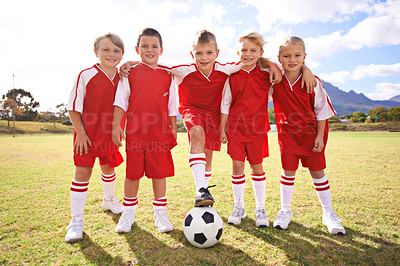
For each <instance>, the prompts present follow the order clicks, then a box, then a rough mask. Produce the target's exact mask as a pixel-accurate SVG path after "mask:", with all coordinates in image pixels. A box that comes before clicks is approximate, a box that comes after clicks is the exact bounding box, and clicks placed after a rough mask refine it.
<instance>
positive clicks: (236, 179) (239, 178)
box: [231, 174, 246, 186]
mask: <svg viewBox="0 0 400 266" xmlns="http://www.w3.org/2000/svg"><path fill="white" fill-rule="evenodd" d="M231 183H232V185H242V184H243V186H244V184H245V183H246V175H245V174H241V175H233V174H232V175H231Z"/></svg>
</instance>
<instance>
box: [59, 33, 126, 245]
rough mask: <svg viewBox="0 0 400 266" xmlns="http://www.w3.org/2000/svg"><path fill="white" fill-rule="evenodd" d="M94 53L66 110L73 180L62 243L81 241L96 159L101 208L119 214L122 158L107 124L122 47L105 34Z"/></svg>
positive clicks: (109, 125) (98, 40) (112, 37)
mask: <svg viewBox="0 0 400 266" xmlns="http://www.w3.org/2000/svg"><path fill="white" fill-rule="evenodd" d="M94 51H95V53H96V56H97V57H98V58H99V61H100V63H99V64H96V65H94V66H93V67H91V68H88V69H85V70H83V71H81V73H80V74H79V76H78V78H77V79H76V82H75V84H74V87H73V89H72V91H71V95H70V98H69V101H68V107H67V109H68V113H69V117H70V119H71V121H72V124H73V125H74V165H75V177H74V179H73V180H72V184H71V187H70V199H71V216H72V219H71V222H70V224H69V225H68V228H67V229H68V232H67V234H66V235H65V241H66V242H77V241H80V240H81V239H82V236H83V224H84V219H83V214H84V207H85V202H86V198H87V194H88V187H89V180H90V177H91V175H92V171H93V166H94V163H95V160H96V158H97V157H98V158H99V162H100V168H101V181H102V185H103V191H104V199H103V204H102V207H103V209H106V210H111V211H112V212H113V213H116V214H117V213H121V212H122V206H121V205H120V204H119V202H118V199H117V198H116V197H115V196H114V189H115V178H116V175H115V167H117V166H119V165H120V164H121V163H122V162H123V158H122V155H121V153H120V152H119V151H118V146H116V145H115V144H114V143H113V141H112V138H111V130H112V127H111V123H112V114H113V101H114V96H115V92H116V89H117V85H118V81H119V75H118V71H117V69H116V67H117V65H118V64H119V63H120V62H121V59H122V55H123V54H124V44H123V42H122V40H121V39H120V38H119V37H118V36H117V35H115V34H112V33H108V34H105V35H104V36H101V37H99V38H97V39H96V41H95V43H94Z"/></svg>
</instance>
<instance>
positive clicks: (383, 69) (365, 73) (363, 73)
mask: <svg viewBox="0 0 400 266" xmlns="http://www.w3.org/2000/svg"><path fill="white" fill-rule="evenodd" d="M395 75H400V63H397V64H393V65H375V64H371V65H367V66H358V67H356V68H355V69H354V70H353V71H352V72H349V71H337V72H332V73H330V74H320V75H319V76H320V78H322V79H323V80H326V81H329V82H332V83H345V82H346V81H347V80H361V79H365V78H372V77H387V76H395Z"/></svg>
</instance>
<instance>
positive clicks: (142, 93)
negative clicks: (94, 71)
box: [112, 28, 178, 233]
mask: <svg viewBox="0 0 400 266" xmlns="http://www.w3.org/2000/svg"><path fill="white" fill-rule="evenodd" d="M136 52H137V53H138V54H139V55H140V58H141V62H140V63H139V64H137V65H135V66H133V67H132V69H131V70H130V73H129V76H128V79H125V78H124V79H123V80H122V81H121V82H120V83H119V85H118V89H117V93H116V97H115V102H114V106H115V107H114V120H113V133H112V135H113V140H114V143H115V144H117V145H119V146H121V145H122V144H121V142H120V137H124V131H123V130H122V128H121V127H120V126H119V125H120V123H121V119H122V117H123V115H124V113H125V111H126V112H127V126H126V179H125V188H124V191H125V192H124V193H125V194H124V203H123V205H124V211H123V213H122V215H121V217H120V219H119V221H118V224H117V225H116V227H115V232H117V233H127V232H129V231H130V230H131V227H132V224H133V223H134V220H135V211H136V208H137V204H138V190H139V181H140V179H141V178H142V177H143V175H144V174H145V175H146V176H147V177H148V178H151V179H152V183H153V192H154V199H153V210H154V220H155V225H156V226H157V227H158V231H160V232H168V231H172V230H173V225H172V224H171V223H170V221H169V219H168V215H167V213H166V206H167V197H166V177H170V176H173V175H174V163H173V161H172V156H171V149H172V148H173V147H174V146H175V145H176V144H177V143H176V128H177V125H176V116H177V115H178V110H177V106H178V100H177V92H176V89H175V86H174V83H173V80H172V77H171V75H169V74H167V73H166V72H165V71H164V70H163V69H161V68H159V67H158V58H159V56H160V55H161V54H162V52H163V46H162V39H161V35H160V34H159V33H158V32H157V31H156V30H154V29H151V28H146V29H144V30H142V31H141V32H140V34H139V38H138V40H137V46H136Z"/></svg>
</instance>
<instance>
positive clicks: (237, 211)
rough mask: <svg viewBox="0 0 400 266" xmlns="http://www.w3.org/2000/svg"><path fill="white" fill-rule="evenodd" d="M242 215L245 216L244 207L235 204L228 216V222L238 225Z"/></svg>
mask: <svg viewBox="0 0 400 266" xmlns="http://www.w3.org/2000/svg"><path fill="white" fill-rule="evenodd" d="M244 217H246V211H245V209H244V208H240V207H237V206H236V205H235V206H234V208H233V213H232V215H231V216H229V218H228V224H232V225H239V224H240V223H241V221H242V219H243V218H244Z"/></svg>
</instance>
